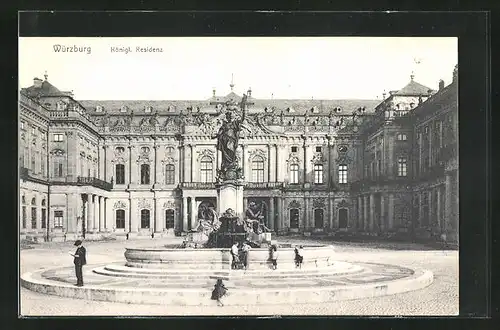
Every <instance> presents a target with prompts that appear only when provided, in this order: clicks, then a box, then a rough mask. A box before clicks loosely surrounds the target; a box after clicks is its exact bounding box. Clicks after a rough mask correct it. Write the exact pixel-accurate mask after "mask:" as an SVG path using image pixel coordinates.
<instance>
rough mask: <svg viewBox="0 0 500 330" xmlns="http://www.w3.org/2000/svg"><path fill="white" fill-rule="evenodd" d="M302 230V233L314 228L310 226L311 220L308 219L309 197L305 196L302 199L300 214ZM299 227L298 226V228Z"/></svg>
mask: <svg viewBox="0 0 500 330" xmlns="http://www.w3.org/2000/svg"><path fill="white" fill-rule="evenodd" d="M302 213H303V214H302V228H303V229H304V231H307V230H309V229H310V228H311V227H314V226H311V220H310V219H309V218H310V217H309V213H310V212H309V197H308V196H306V197H305V198H304V211H303V212H302ZM300 227H301V226H299V228H300Z"/></svg>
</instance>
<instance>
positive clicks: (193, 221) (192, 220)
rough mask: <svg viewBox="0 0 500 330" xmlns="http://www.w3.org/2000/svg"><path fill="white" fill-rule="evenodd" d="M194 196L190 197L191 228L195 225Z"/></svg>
mask: <svg viewBox="0 0 500 330" xmlns="http://www.w3.org/2000/svg"><path fill="white" fill-rule="evenodd" d="M197 213H198V212H196V198H195V197H191V229H192V228H194V227H195V226H196V214H197Z"/></svg>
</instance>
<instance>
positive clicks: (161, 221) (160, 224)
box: [155, 198, 166, 233]
mask: <svg viewBox="0 0 500 330" xmlns="http://www.w3.org/2000/svg"><path fill="white" fill-rule="evenodd" d="M155 210H156V215H155V233H161V232H162V231H163V230H164V229H165V220H166V219H165V212H164V211H163V210H162V207H161V202H160V201H159V200H158V199H156V198H155ZM162 211H163V212H162Z"/></svg>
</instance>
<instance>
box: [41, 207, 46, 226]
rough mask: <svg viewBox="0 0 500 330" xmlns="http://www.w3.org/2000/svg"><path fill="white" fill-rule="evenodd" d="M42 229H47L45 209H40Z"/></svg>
mask: <svg viewBox="0 0 500 330" xmlns="http://www.w3.org/2000/svg"><path fill="white" fill-rule="evenodd" d="M42 228H44V229H45V228H47V209H42Z"/></svg>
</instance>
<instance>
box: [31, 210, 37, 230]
mask: <svg viewBox="0 0 500 330" xmlns="http://www.w3.org/2000/svg"><path fill="white" fill-rule="evenodd" d="M31 228H32V229H36V207H32V208H31Z"/></svg>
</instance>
